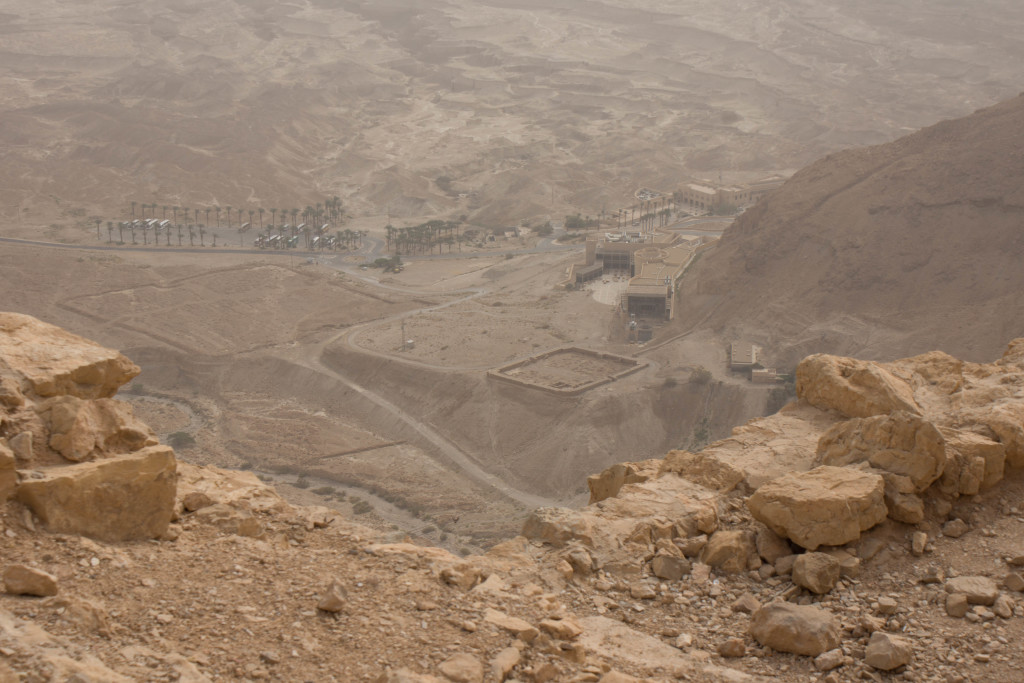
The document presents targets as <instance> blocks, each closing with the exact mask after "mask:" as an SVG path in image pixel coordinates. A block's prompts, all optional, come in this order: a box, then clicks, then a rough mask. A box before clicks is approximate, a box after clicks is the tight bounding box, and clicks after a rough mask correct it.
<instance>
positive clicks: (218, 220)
mask: <svg viewBox="0 0 1024 683" xmlns="http://www.w3.org/2000/svg"><path fill="white" fill-rule="evenodd" d="M213 212H214V213H216V214H217V228H218V229H220V207H219V206H215V207H213Z"/></svg>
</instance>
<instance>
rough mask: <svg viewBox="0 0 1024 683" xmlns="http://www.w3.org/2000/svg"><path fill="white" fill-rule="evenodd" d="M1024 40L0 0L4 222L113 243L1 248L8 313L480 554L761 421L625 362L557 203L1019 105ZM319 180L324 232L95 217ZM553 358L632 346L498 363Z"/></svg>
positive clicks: (429, 535) (189, 451) (309, 187)
mask: <svg viewBox="0 0 1024 683" xmlns="http://www.w3.org/2000/svg"><path fill="white" fill-rule="evenodd" d="M1022 29H1024V6H1022V5H1021V4H1020V3H1018V2H995V1H990V2H972V3H966V2H952V1H946V2H934V1H930V2H909V1H907V2H900V3H893V2H880V1H875V0H866V1H864V2H857V3H849V2H838V1H837V0H826V1H821V2H809V1H800V0H788V1H785V2H783V1H779V0H767V1H765V2H744V1H740V0H726V1H723V2H716V3H706V2H673V3H666V2H653V1H647V0H637V1H634V2H630V1H614V0H613V1H610V2H584V1H577V0H564V1H559V0H553V1H552V0H548V1H546V2H539V1H538V2H533V1H531V0H523V1H517V0H508V1H500V0H496V1H494V2H478V1H474V2H459V1H453V2H421V1H416V0H410V1H408V2H406V1H401V0H396V1H389V2H343V1H337V2H327V1H324V2H316V1H312V2H294V3H291V2H269V1H268V2H260V1H258V0H256V1H253V2H231V1H229V0H210V1H204V2H198V1H195V2H193V1H179V0H170V1H161V2H150V1H142V2H131V3H123V2H111V1H108V0H96V1H95V2H88V3H66V2H57V1H56V0H43V1H41V2H32V3H28V2H23V1H22V0H4V1H2V2H0V218H2V227H0V234H2V235H3V236H4V237H7V238H18V239H22V240H30V241H34V242H47V243H51V244H60V245H82V246H90V247H104V249H103V250H90V251H76V250H72V249H65V248H56V247H53V246H46V245H40V244H29V243H20V244H15V243H11V242H7V243H4V244H3V246H2V251H0V263H2V264H3V267H2V269H0V281H2V282H3V285H4V289H5V291H6V292H8V293H9V294H8V304H7V308H9V309H11V310H17V311H19V312H24V313H29V314H32V315H36V316H38V317H40V318H42V319H44V320H47V321H49V322H54V323H56V324H59V325H62V326H64V327H66V328H68V329H70V330H72V331H74V332H76V333H78V334H81V335H84V336H87V337H91V338H94V339H96V340H98V341H100V342H101V343H103V344H105V345H108V346H113V347H115V348H119V349H121V350H122V351H124V352H125V353H126V354H127V355H129V356H130V357H132V358H133V359H134V360H135V361H136V362H138V363H139V364H140V365H141V366H142V367H143V374H142V376H141V377H140V378H139V379H138V380H137V381H136V385H135V386H134V387H133V391H134V394H133V398H132V400H133V402H134V403H135V405H136V410H137V412H138V413H139V414H140V415H142V417H143V419H144V420H145V421H147V422H149V423H150V424H151V425H153V426H154V428H155V429H157V430H158V431H160V432H161V434H162V436H164V437H165V438H169V436H170V435H172V434H179V435H180V434H186V435H188V437H189V438H191V439H193V440H194V441H195V446H192V447H187V446H186V447H183V448H182V449H181V455H182V457H184V458H185V459H190V460H193V461H198V462H212V463H217V464H221V465H225V466H229V467H251V468H254V469H256V470H257V471H258V472H259V473H260V474H261V475H262V476H264V477H267V478H269V479H273V480H274V481H276V482H279V483H283V484H285V487H284V488H285V489H286V490H288V491H289V492H290V495H292V496H294V497H295V498H296V499H298V500H305V501H311V500H314V499H316V500H327V501H328V502H329V503H330V504H332V505H337V506H350V507H351V508H352V509H353V510H355V511H357V512H358V511H362V512H363V513H364V514H363V515H362V516H363V517H365V518H366V519H368V520H370V521H373V522H374V523H376V524H378V525H381V526H385V527H389V526H392V525H393V526H394V527H395V528H398V529H401V530H402V531H412V532H415V533H417V534H419V535H420V536H422V537H423V538H426V539H428V540H430V541H431V542H435V543H446V544H448V545H450V546H452V547H456V546H458V547H468V546H473V547H476V546H477V545H478V544H486V543H487V542H488V541H489V540H492V539H494V538H497V537H501V536H504V535H507V533H508V531H509V530H512V529H515V528H516V526H517V525H518V524H519V521H520V520H521V518H522V515H523V512H524V511H525V510H526V509H529V508H530V507H531V506H536V505H538V504H543V503H545V502H551V503H554V502H561V503H571V502H574V501H576V502H578V501H579V500H580V498H579V496H580V495H581V494H582V493H583V490H582V489H581V487H580V484H581V482H582V481H583V476H584V475H585V474H587V473H589V472H593V471H596V470H598V469H599V468H601V467H603V466H605V465H608V464H610V463H612V462H619V461H622V460H635V459H641V458H644V457H651V456H653V455H660V454H663V453H664V452H665V451H666V450H667V449H670V448H674V447H681V446H682V447H686V446H694V447H696V446H699V445H701V443H702V442H706V441H707V440H708V439H709V438H711V437H713V436H722V435H724V434H725V433H727V432H728V429H729V428H730V427H731V426H733V425H735V424H738V423H740V422H742V421H743V420H745V419H748V418H750V417H753V416H756V415H758V414H761V413H763V412H764V411H765V409H766V402H767V400H768V394H769V391H770V390H769V389H768V388H766V387H752V386H751V385H750V383H749V382H748V381H747V380H746V379H744V378H741V377H739V376H736V375H733V374H730V373H729V372H728V370H727V368H726V362H725V361H726V352H725V344H726V343H727V341H728V340H724V339H718V338H710V337H706V336H697V337H687V338H684V339H680V340H679V341H677V342H673V343H668V344H657V342H658V341H659V339H658V337H657V334H656V335H655V342H656V343H655V344H654V345H652V346H653V347H656V348H651V349H650V350H645V349H641V348H640V347H639V346H638V345H636V344H635V343H631V341H632V340H631V339H630V338H629V336H628V333H627V332H626V323H627V322H628V319H625V318H623V315H622V314H621V313H619V312H617V310H616V307H615V306H613V305H608V304H607V303H605V302H602V301H601V300H599V297H595V296H594V295H593V294H594V292H593V291H592V290H588V289H583V290H578V289H570V290H566V289H564V288H561V287H560V286H559V285H560V284H561V283H563V282H564V281H565V279H566V275H567V273H568V272H569V271H568V268H569V266H570V265H571V264H573V263H580V262H581V261H582V259H583V239H584V238H583V237H582V236H579V237H577V238H576V239H573V238H572V237H570V236H568V235H567V234H566V233H565V231H563V230H562V229H561V228H562V223H563V221H564V217H565V216H566V215H572V214H576V213H579V214H583V215H585V216H593V217H595V218H597V219H598V220H603V221H604V222H603V223H602V224H601V225H600V226H599V227H600V228H602V229H608V230H612V229H616V228H617V227H618V222H617V220H616V219H615V218H612V215H613V213H614V212H615V211H616V210H618V209H620V208H622V207H626V206H630V205H633V204H635V201H636V199H635V197H636V193H637V191H638V190H639V189H640V188H653V189H654V190H655V191H657V192H662V193H665V194H666V195H671V193H673V192H674V191H675V190H676V189H678V188H679V187H681V186H682V185H684V184H685V183H687V182H691V181H695V180H698V179H708V180H710V181H712V182H715V183H719V184H737V185H741V184H745V183H752V182H755V181H757V180H759V179H762V178H765V177H769V176H774V175H781V176H788V175H791V174H792V173H793V172H795V171H796V170H798V169H800V168H802V167H803V166H805V165H807V164H809V163H810V162H812V161H814V160H815V159H818V158H820V157H822V156H824V155H827V154H830V153H833V152H836V151H838V150H841V149H845V148H849V147H852V146H860V145H867V144H875V143H880V142H885V141H889V140H892V139H895V138H897V137H899V136H901V135H905V134H906V133H909V132H911V131H913V130H916V129H918V128H920V127H922V126H927V125H930V124H933V123H935V122H937V121H939V120H942V119H945V118H950V117H956V116H962V115H965V114H968V113H970V112H972V111H974V110H976V109H979V108H982V107H986V106H989V105H991V104H993V103H995V102H997V101H1000V100H1003V99H1006V98H1009V97H1011V96H1013V95H1016V94H1017V93H1018V92H1020V91H1021V90H1022V89H1024V76H1022V74H1021V71H1020V69H1019V65H1020V64H1021V63H1022V62H1024V40H1022V39H1021V37H1020V36H1021V35H1022V34H1024V33H1022ZM334 197H336V198H338V200H339V201H340V203H341V205H343V207H344V211H343V212H342V216H341V217H340V218H339V221H338V224H337V225H336V226H333V227H336V228H338V229H342V228H343V229H345V230H350V231H357V232H359V233H360V234H362V235H363V236H364V238H363V239H362V240H359V241H350V242H349V243H348V245H347V246H346V248H345V249H333V250H332V251H329V252H324V251H320V252H314V251H311V250H309V249H307V248H306V244H308V240H307V242H306V243H303V242H300V243H299V244H298V246H297V247H296V248H295V249H293V250H292V251H290V252H285V251H282V252H280V253H270V252H268V251H266V250H260V249H258V248H256V247H255V239H256V237H257V234H256V233H257V232H258V230H257V229H256V228H255V227H254V228H253V229H252V230H251V231H250V232H248V233H245V234H239V233H237V232H235V231H233V230H231V229H230V228H228V227H226V226H219V227H213V226H212V225H209V224H208V225H206V227H205V230H207V231H208V232H209V235H206V234H204V235H203V236H202V238H200V237H198V236H197V237H196V238H195V240H194V241H193V244H194V246H193V247H190V248H187V249H186V248H185V247H188V244H187V243H181V240H180V238H177V237H175V239H174V245H173V246H174V247H175V249H173V250H172V249H171V248H170V247H169V245H170V243H171V238H172V235H171V234H170V233H167V235H166V236H167V244H166V245H163V240H162V238H161V244H162V245H163V247H155V246H152V245H150V244H149V242H148V240H149V238H148V236H146V235H140V239H141V238H145V239H146V240H147V242H146V244H142V243H141V241H140V243H139V244H136V245H134V246H133V245H132V244H131V243H129V241H128V240H127V239H126V234H118V231H117V230H112V231H108V230H107V229H106V228H102V229H101V226H102V225H105V224H106V223H107V222H108V221H110V222H112V223H115V224H116V223H118V222H122V221H126V220H128V219H130V218H134V217H135V216H133V215H132V211H134V210H136V209H135V208H134V205H133V203H135V204H138V205H143V204H148V205H152V206H153V208H152V209H150V211H151V212H152V216H153V217H154V218H157V217H163V216H167V215H168V213H167V212H168V210H169V209H168V208H167V207H170V208H171V209H177V208H178V207H189V208H191V209H192V210H194V211H196V212H197V213H196V223H199V220H200V213H201V212H204V211H206V210H207V209H211V210H212V209H213V208H214V207H224V208H226V207H229V206H231V207H234V208H235V209H244V210H245V211H258V210H260V209H263V212H261V214H260V216H259V217H260V221H261V224H262V222H263V221H267V223H268V225H269V224H270V223H272V222H273V221H271V215H272V214H271V211H272V210H273V211H274V212H275V213H276V212H277V211H279V210H283V209H289V210H290V209H291V208H293V207H298V208H300V209H301V208H302V207H306V206H312V205H316V204H318V203H320V202H323V201H324V200H325V199H326V198H334ZM161 209H162V211H161ZM249 215H250V216H251V215H252V214H249ZM684 218H686V217H685V216H683V215H682V214H681V213H676V214H673V215H672V216H671V219H672V220H682V219H684ZM94 220H98V221H99V222H97V223H94V222H93V221H94ZM203 220H204V222H206V223H212V221H211V220H210V217H209V214H206V216H205V219H203ZM229 220H232V219H229ZM242 220H244V219H243V217H242V215H241V214H239V219H238V222H241V221H242ZM430 220H446V221H448V220H451V221H461V226H462V227H461V230H462V231H463V233H462V234H463V235H466V236H467V237H468V239H466V241H465V243H463V242H462V241H460V242H459V243H458V245H457V246H454V247H453V244H452V243H448V245H447V247H445V248H442V245H437V249H436V252H437V253H435V250H434V248H433V247H432V248H431V249H430V250H429V253H427V252H424V253H421V254H419V255H413V256H407V257H406V265H405V268H404V269H403V270H400V271H398V272H393V273H383V272H382V271H381V270H378V269H367V270H363V269H362V268H361V266H362V265H363V264H365V263H366V262H367V261H372V260H373V259H375V258H379V257H389V256H390V255H391V254H392V248H391V247H392V245H391V244H390V243H389V241H388V239H387V236H386V233H385V226H386V225H388V224H389V222H390V223H391V224H393V225H395V226H399V227H410V226H415V225H417V224H421V223H424V222H426V221H430ZM278 222H279V223H280V222H283V221H278ZM293 222H294V221H293ZM549 222H550V223H551V224H552V226H553V230H554V234H553V235H552V236H548V237H545V236H543V235H541V234H538V233H537V232H530V231H523V232H516V231H515V230H514V229H515V228H517V227H522V226H531V227H534V228H536V227H538V226H541V225H544V224H545V223H549ZM723 227H725V224H711V225H704V224H702V225H691V226H690V227H689V228H687V232H688V234H697V235H702V236H712V237H713V236H714V233H720V232H721V229H722V228H723ZM496 229H499V230H498V233H497V239H496V240H495V241H490V239H489V238H490V237H491V236H495V230H496ZM505 230H512V231H513V232H512V234H511V235H508V234H506V232H505ZM213 234H216V235H217V237H218V239H219V241H217V242H216V245H217V246H216V247H213V246H211V241H212V237H213ZM115 238H117V239H116V240H115ZM132 239H133V240H134V239H135V237H134V235H133V237H132ZM200 239H202V243H201V244H200V242H199V240H200ZM116 242H125V244H123V245H119V244H116ZM179 244H180V246H181V248H177V247H179ZM54 273H60V277H59V278H56V277H54V275H53V274H54ZM597 284H608V285H609V286H614V284H615V283H614V278H613V281H612V282H609V283H602V282H599V283H597ZM613 300H614V297H613ZM406 337H409V338H410V339H411V340H413V341H414V342H415V343H414V344H413V345H411V347H410V346H407V344H406V341H407V339H406ZM568 346H578V347H586V348H588V349H594V350H598V351H601V352H612V353H617V354H623V355H629V356H632V355H634V354H637V353H642V354H643V356H644V359H645V361H647V363H648V364H647V365H646V366H645V367H644V369H643V370H642V371H640V372H637V373H635V374H632V375H630V376H629V377H626V378H623V379H621V380H617V381H616V382H613V383H612V384H609V385H607V386H602V387H599V388H597V389H594V390H591V391H588V392H585V393H583V394H580V395H575V396H560V395H553V394H550V393H544V392H537V391H534V390H531V389H529V388H523V387H515V386H510V385H507V384H500V383H495V382H493V381H490V380H489V379H488V377H487V374H486V373H487V371H488V370H491V369H493V368H495V367H498V366H501V365H505V364H507V363H510V362H514V361H516V360H519V359H523V358H527V357H530V356H531V355H534V354H538V353H543V352H545V351H547V350H549V349H553V348H560V347H568ZM702 370H708V371H710V372H711V374H712V376H713V377H712V380H711V381H708V380H707V378H706V376H705V375H704V374H703V372H700V371H702ZM179 438H180V437H179ZM296 483H297V484H299V486H298V487H295V486H290V485H291V484H296ZM315 490H319V491H320V493H314V491H315ZM317 496H319V497H318V498H317ZM343 498H344V500H343ZM354 498H357V499H358V500H356V501H355V502H353V499H354ZM367 506H369V508H370V511H367ZM424 515H430V516H431V521H430V523H429V524H428V523H427V522H425V521H424V519H423V517H424Z"/></svg>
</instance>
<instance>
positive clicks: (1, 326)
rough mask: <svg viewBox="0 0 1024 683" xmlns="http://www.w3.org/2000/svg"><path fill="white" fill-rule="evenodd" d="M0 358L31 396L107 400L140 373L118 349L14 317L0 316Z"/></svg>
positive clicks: (25, 317)
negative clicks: (67, 396)
mask: <svg viewBox="0 0 1024 683" xmlns="http://www.w3.org/2000/svg"><path fill="white" fill-rule="evenodd" d="M0 358H3V361H4V363H5V364H6V365H7V368H8V369H9V372H10V373H11V374H13V375H14V376H15V377H17V378H18V379H19V380H20V384H21V386H20V391H21V392H22V393H24V394H28V395H31V394H34V395H35V396H36V397H48V396H63V395H69V396H77V397H78V398H84V399H91V398H109V397H111V396H113V395H114V394H115V393H116V392H117V389H118V388H119V387H120V386H122V385H124V384H126V383H127V382H129V381H130V380H131V379H132V378H133V377H135V376H136V375H138V374H139V367H138V366H137V365H135V364H134V363H132V362H131V361H130V360H128V359H127V358H125V357H124V356H122V355H121V354H120V353H118V352H117V351H113V350H111V349H107V348H104V347H102V346H100V345H99V344H97V343H95V342H91V341H89V340H88V339H83V338H82V337H79V336H78V335H74V334H71V333H70V332H66V331H64V330H62V329H61V328H59V327H55V326H54V325H49V324H47V323H44V322H41V321H39V320H36V319H35V318H33V317H31V316H27V315H22V314H19V313H0ZM5 374H7V373H5ZM6 393H10V392H6ZM12 400H13V399H12Z"/></svg>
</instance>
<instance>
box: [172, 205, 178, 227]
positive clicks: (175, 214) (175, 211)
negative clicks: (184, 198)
mask: <svg viewBox="0 0 1024 683" xmlns="http://www.w3.org/2000/svg"><path fill="white" fill-rule="evenodd" d="M178 208H179V207H177V206H172V207H171V217H172V220H173V221H174V222H175V224H177V222H178Z"/></svg>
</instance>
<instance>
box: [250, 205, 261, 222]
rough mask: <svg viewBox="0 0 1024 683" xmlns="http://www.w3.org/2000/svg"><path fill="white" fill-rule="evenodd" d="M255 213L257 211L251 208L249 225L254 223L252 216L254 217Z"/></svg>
mask: <svg viewBox="0 0 1024 683" xmlns="http://www.w3.org/2000/svg"><path fill="white" fill-rule="evenodd" d="M255 214H256V212H255V211H253V210H252V209H249V225H252V217H253V216H254V215H255ZM261 225H262V222H261Z"/></svg>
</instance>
